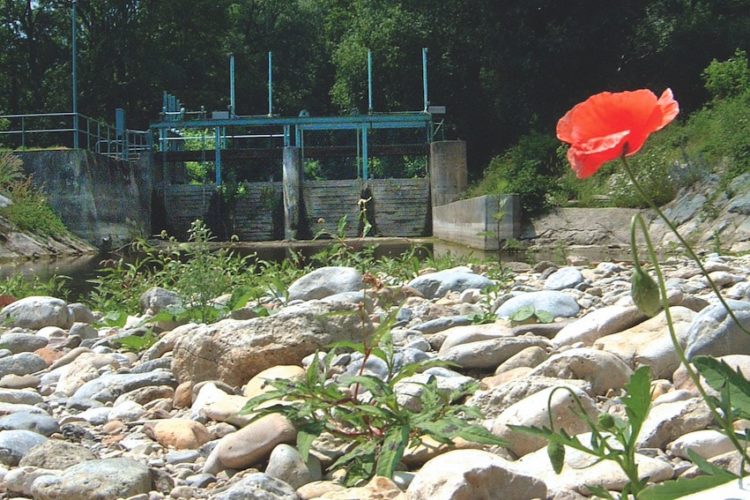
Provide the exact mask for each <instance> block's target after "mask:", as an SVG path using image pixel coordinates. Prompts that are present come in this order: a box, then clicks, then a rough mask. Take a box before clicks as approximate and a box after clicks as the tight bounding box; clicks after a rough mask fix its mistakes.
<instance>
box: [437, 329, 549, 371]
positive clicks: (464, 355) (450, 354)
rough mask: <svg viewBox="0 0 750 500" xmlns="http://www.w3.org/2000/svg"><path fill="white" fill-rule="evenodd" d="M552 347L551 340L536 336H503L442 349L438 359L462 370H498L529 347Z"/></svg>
mask: <svg viewBox="0 0 750 500" xmlns="http://www.w3.org/2000/svg"><path fill="white" fill-rule="evenodd" d="M534 346H536V347H550V346H551V345H550V343H549V340H547V339H546V338H544V337H537V336H535V335H522V336H520V337H508V336H501V337H497V338H494V339H488V340H480V341H478V342H470V343H468V344H460V345H456V346H453V347H451V348H449V349H447V350H445V351H443V350H442V349H441V351H440V354H439V355H438V358H439V359H441V360H443V361H448V362H450V363H456V364H457V365H459V366H460V367H462V368H484V369H487V368H489V369H492V370H494V369H496V368H497V367H498V366H499V365H500V364H501V363H503V362H505V361H507V360H508V359H509V358H510V357H511V356H514V355H515V354H518V353H519V352H521V351H522V350H524V349H526V348H527V347H534Z"/></svg>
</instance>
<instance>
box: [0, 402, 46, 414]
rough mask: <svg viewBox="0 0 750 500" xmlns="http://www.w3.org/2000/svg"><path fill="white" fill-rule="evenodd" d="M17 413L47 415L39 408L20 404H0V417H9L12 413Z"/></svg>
mask: <svg viewBox="0 0 750 500" xmlns="http://www.w3.org/2000/svg"><path fill="white" fill-rule="evenodd" d="M18 412H27V413H44V414H46V413H47V412H45V411H44V410H43V409H41V408H39V407H38V406H33V405H25V404H20V403H0V416H2V415H11V414H13V413H18Z"/></svg>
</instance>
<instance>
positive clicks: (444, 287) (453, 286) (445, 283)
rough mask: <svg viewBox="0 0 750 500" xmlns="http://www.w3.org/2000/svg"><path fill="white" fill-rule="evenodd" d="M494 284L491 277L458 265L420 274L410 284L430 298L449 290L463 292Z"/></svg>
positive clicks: (439, 295)
mask: <svg viewBox="0 0 750 500" xmlns="http://www.w3.org/2000/svg"><path fill="white" fill-rule="evenodd" d="M494 285H495V283H494V282H493V281H492V280H491V279H489V278H487V277H485V276H481V275H479V274H475V273H472V272H471V270H470V269H469V268H466V267H456V268H453V269H446V270H444V271H438V272H435V273H429V274H425V275H423V276H418V277H417V278H414V279H413V280H411V281H410V282H409V284H408V286H409V287H411V288H414V289H415V290H417V291H419V292H420V293H421V294H422V295H423V296H424V297H426V298H428V299H435V298H439V297H442V296H444V295H445V294H446V293H448V292H463V291H464V290H468V289H470V288H476V289H480V290H482V289H484V288H487V287H490V286H494Z"/></svg>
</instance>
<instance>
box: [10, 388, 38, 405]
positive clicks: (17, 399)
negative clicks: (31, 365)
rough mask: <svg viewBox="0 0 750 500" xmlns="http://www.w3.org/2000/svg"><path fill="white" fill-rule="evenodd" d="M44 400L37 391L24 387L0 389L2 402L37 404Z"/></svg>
mask: <svg viewBox="0 0 750 500" xmlns="http://www.w3.org/2000/svg"><path fill="white" fill-rule="evenodd" d="M42 401H44V398H43V397H42V396H40V395H39V393H38V392H36V391H27V390H23V389H0V403H11V404H22V405H35V404H39V403H41V402H42Z"/></svg>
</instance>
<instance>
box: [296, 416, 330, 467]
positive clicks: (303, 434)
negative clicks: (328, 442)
mask: <svg viewBox="0 0 750 500" xmlns="http://www.w3.org/2000/svg"><path fill="white" fill-rule="evenodd" d="M324 429H325V424H324V423H323V422H318V421H315V422H310V423H308V424H306V425H303V426H300V427H299V428H298V429H297V451H299V454H300V456H301V457H302V460H304V461H305V462H307V457H308V454H309V453H310V447H311V446H312V443H313V441H315V438H317V437H318V436H320V433H321V432H323V430H324Z"/></svg>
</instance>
